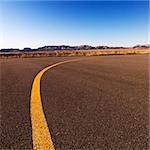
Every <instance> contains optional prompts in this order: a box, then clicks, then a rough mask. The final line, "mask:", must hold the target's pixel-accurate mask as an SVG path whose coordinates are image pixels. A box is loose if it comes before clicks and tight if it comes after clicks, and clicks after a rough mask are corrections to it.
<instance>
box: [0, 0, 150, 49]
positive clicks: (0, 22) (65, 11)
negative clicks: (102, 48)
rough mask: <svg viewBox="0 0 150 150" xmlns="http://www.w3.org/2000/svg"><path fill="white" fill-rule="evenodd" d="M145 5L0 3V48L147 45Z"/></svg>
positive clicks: (145, 3)
mask: <svg viewBox="0 0 150 150" xmlns="http://www.w3.org/2000/svg"><path fill="white" fill-rule="evenodd" d="M148 7H149V4H148V1H72V2H71V1H55V2H54V1H44V2H40V1H32V2H31V1H24V2H19V1H18V2H17V1H14V2H11V1H6V2H4V1H3V2H0V18H1V19H0V48H23V47H31V48H37V47H40V46H45V45H62V44H64V45H73V46H74V45H83V44H88V45H93V46H98V45H108V46H133V45H136V44H147V43H148V17H149V16H148V15H149V12H148V11H149V10H148Z"/></svg>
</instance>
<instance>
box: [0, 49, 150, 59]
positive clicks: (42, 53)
mask: <svg viewBox="0 0 150 150" xmlns="http://www.w3.org/2000/svg"><path fill="white" fill-rule="evenodd" d="M149 53H150V49H109V50H99V49H97V50H60V51H34V52H0V58H32V57H53V56H55V57H64V56H101V55H130V54H149Z"/></svg>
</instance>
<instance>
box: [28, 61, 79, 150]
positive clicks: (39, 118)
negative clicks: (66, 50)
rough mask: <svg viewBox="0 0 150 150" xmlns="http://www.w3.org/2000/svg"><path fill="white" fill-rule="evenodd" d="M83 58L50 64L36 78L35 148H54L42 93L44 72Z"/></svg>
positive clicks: (32, 103)
mask: <svg viewBox="0 0 150 150" xmlns="http://www.w3.org/2000/svg"><path fill="white" fill-rule="evenodd" d="M79 60H81V59H72V60H66V61H62V62H58V63H55V64H53V65H50V66H48V67H46V68H44V69H43V70H41V71H40V72H39V73H38V74H37V75H36V77H35V78H34V81H33V85H32V90H31V101H30V111H31V124H32V140H33V149H34V150H54V149H55V148H54V144H53V141H52V138H51V134H50V132H49V128H48V125H47V122H46V118H45V115H44V111H43V107H42V101H41V94H40V81H41V78H42V76H43V74H44V73H45V72H46V71H47V70H49V69H51V68H53V67H56V66H58V65H61V64H65V63H68V62H73V61H79Z"/></svg>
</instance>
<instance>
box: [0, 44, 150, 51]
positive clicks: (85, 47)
mask: <svg viewBox="0 0 150 150" xmlns="http://www.w3.org/2000/svg"><path fill="white" fill-rule="evenodd" d="M128 48H133V49H142V48H150V44H148V45H135V46H133V47H110V46H90V45H80V46H69V45H50V46H43V47H39V48H37V49H31V48H29V47H25V48H24V49H14V48H8V49H7V48H6V49H5V48H4V49H0V52H18V51H19V52H31V51H56V50H92V49H93V50H94V49H97V50H98V49H99V50H105V49H128Z"/></svg>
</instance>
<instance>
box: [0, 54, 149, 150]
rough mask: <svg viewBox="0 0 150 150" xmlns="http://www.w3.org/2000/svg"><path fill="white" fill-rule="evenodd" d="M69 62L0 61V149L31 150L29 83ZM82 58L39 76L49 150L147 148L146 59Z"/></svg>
mask: <svg viewBox="0 0 150 150" xmlns="http://www.w3.org/2000/svg"><path fill="white" fill-rule="evenodd" d="M74 58H75V57H49V58H24V59H1V60H0V62H1V69H0V84H1V88H0V90H1V97H0V98H1V108H0V111H1V142H0V146H1V149H4V150H7V149H21V150H22V149H32V148H33V146H32V129H31V121H30V93H31V87H32V82H33V79H34V77H35V76H36V74H37V73H38V72H39V71H40V70H42V69H43V68H45V67H46V66H49V65H51V64H53V63H55V62H59V61H63V60H67V59H74ZM78 58H79V57H78ZM83 58H84V60H82V61H79V62H70V63H67V64H62V65H60V66H57V67H55V68H52V69H51V70H49V71H47V72H46V73H45V74H44V76H43V77H42V81H41V94H42V103H43V108H44V112H45V115H46V119H47V123H48V127H49V130H50V133H51V136H52V140H53V143H54V146H55V148H56V149H62V150H68V149H72V150H77V149H78V150H79V149H81V150H82V149H86V150H87V149H89V150H90V149H98V150H99V149H100V150H108V149H111V150H116V149H121V150H122V149H125V150H130V149H134V150H146V149H148V138H149V134H148V133H149V110H148V109H149V108H148V105H149V100H148V94H149V93H148V92H149V79H148V77H149V74H148V55H133V56H132V55H128V56H99V57H83Z"/></svg>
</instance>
